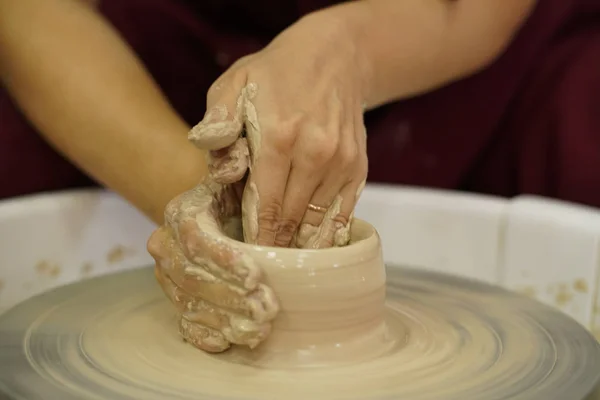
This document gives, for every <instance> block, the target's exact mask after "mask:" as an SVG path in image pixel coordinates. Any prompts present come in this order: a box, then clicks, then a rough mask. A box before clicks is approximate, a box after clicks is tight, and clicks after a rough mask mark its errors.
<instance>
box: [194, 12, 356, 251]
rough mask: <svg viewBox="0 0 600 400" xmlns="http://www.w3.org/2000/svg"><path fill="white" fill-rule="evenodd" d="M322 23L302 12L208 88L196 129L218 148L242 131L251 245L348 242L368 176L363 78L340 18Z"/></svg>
mask: <svg viewBox="0 0 600 400" xmlns="http://www.w3.org/2000/svg"><path fill="white" fill-rule="evenodd" d="M323 22H324V21H317V19H316V18H315V19H311V18H305V19H303V20H301V21H299V22H298V23H297V24H295V25H293V26H292V27H291V28H289V29H288V30H286V31H284V32H283V33H282V34H281V35H279V36H278V37H277V38H276V39H275V40H274V41H273V42H272V43H271V44H270V45H269V46H267V47H266V48H265V49H264V50H262V51H260V52H258V53H256V54H253V55H250V56H247V57H245V58H242V59H240V60H239V61H238V62H237V63H235V64H234V65H233V66H232V67H231V68H230V69H229V70H228V71H226V72H225V73H224V74H223V75H222V76H221V77H220V78H219V79H218V80H217V81H216V82H215V83H214V84H213V86H212V87H211V89H210V90H209V92H208V96H207V104H208V107H207V109H208V111H207V114H206V117H205V118H204V120H203V121H202V122H201V123H200V124H198V125H197V126H196V127H195V128H194V129H193V130H192V131H191V133H190V136H189V138H190V139H191V140H192V141H198V140H199V141H202V142H203V145H202V146H199V147H205V148H206V146H207V143H209V145H208V149H210V150H216V149H221V148H223V147H225V146H228V145H229V143H230V142H231V138H232V137H238V136H239V135H240V133H241V132H242V131H243V130H245V133H246V138H247V140H248V145H249V150H250V157H251V163H250V164H251V165H252V167H251V171H250V175H249V177H248V183H247V186H246V190H245V192H244V197H243V207H244V214H245V216H247V218H245V220H244V234H245V240H246V241H247V242H249V243H258V244H260V245H276V246H282V247H288V246H292V247H304V248H306V247H311V248H320V247H329V246H332V245H338V246H340V245H345V244H347V243H348V241H349V229H350V223H349V222H350V220H351V218H352V212H353V210H354V207H355V205H356V202H357V200H358V197H359V196H360V192H361V191H362V188H363V187H364V182H365V179H366V176H367V155H366V132H365V127H364V122H363V109H364V105H363V99H364V96H363V90H364V88H363V86H364V85H363V81H364V77H363V71H362V69H361V65H362V63H361V60H360V59H359V57H360V54H359V52H358V51H357V50H356V48H355V46H354V44H353V43H352V41H350V40H348V39H347V37H346V36H345V35H344V31H343V29H342V28H340V26H341V25H340V24H335V23H331V21H329V23H328V24H327V23H323ZM207 138H212V141H211V140H207ZM309 204H311V205H312V206H309ZM314 206H316V207H314Z"/></svg>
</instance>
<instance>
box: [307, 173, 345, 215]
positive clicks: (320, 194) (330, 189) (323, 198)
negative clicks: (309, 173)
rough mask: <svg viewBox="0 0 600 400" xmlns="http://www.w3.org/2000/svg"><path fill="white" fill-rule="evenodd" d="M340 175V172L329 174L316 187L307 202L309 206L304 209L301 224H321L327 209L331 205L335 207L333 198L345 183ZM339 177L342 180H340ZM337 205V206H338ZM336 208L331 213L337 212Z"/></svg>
mask: <svg viewBox="0 0 600 400" xmlns="http://www.w3.org/2000/svg"><path fill="white" fill-rule="evenodd" d="M336 175H337V176H336ZM340 175H341V174H330V175H329V176H327V177H326V178H325V179H326V180H325V181H324V182H322V183H321V184H320V185H319V186H318V187H317V190H316V191H315V192H314V194H313V196H312V197H311V199H310V202H309V203H308V204H309V206H308V207H309V208H307V209H306V211H305V214H304V217H303V218H302V223H303V224H310V225H313V226H319V225H321V222H323V219H324V218H325V215H326V214H327V212H328V210H329V209H330V208H331V207H336V205H335V204H334V202H335V198H336V196H337V195H338V194H339V193H340V190H341V189H342V188H343V187H344V185H345V183H346V181H345V179H343V175H341V176H340ZM340 177H341V178H342V180H340ZM337 207H338V208H339V206H337ZM338 208H336V210H334V211H333V214H337V213H338V212H339V209H338ZM330 214H331V213H330Z"/></svg>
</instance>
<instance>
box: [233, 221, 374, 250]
mask: <svg viewBox="0 0 600 400" xmlns="http://www.w3.org/2000/svg"><path fill="white" fill-rule="evenodd" d="M350 235H351V237H352V238H353V239H352V241H351V242H350V244H349V245H347V246H344V247H330V248H326V249H295V248H287V247H274V246H258V245H253V244H248V243H244V242H240V241H237V240H236V241H235V243H236V246H237V247H238V248H240V250H244V251H247V252H252V253H255V254H256V253H268V252H274V253H277V255H278V256H298V255H300V254H302V255H303V256H311V255H314V256H316V255H318V256H321V255H323V256H332V257H335V256H336V255H337V254H339V255H340V256H343V257H348V256H349V255H351V254H354V253H358V252H363V251H365V250H368V249H373V248H376V247H379V246H380V238H379V233H377V230H376V229H375V227H374V226H373V225H371V224H369V223H368V222H366V221H364V220H362V219H359V218H354V219H353V220H352V227H351V229H350ZM355 235H356V236H358V237H356V236H355Z"/></svg>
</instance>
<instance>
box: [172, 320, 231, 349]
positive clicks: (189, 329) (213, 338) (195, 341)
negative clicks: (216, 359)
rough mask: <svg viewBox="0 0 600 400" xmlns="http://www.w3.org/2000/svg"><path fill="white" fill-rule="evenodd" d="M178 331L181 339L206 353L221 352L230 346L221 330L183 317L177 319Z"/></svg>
mask: <svg viewBox="0 0 600 400" xmlns="http://www.w3.org/2000/svg"><path fill="white" fill-rule="evenodd" d="M179 333H180V334H181V337H182V338H183V340H185V341H186V342H188V343H190V344H192V345H193V346H195V347H197V348H199V349H200V350H203V351H206V352H208V353H222V352H224V351H225V350H227V349H229V348H230V347H231V343H230V342H229V341H228V340H227V339H225V336H224V335H223V334H222V333H221V332H219V331H217V330H215V329H211V328H208V327H206V326H203V325H201V324H198V323H192V322H189V321H188V320H186V319H185V318H183V317H182V318H180V319H179Z"/></svg>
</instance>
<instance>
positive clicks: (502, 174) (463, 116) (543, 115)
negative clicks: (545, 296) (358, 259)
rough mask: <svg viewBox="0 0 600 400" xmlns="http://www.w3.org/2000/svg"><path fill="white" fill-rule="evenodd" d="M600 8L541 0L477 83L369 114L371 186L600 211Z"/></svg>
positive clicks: (589, 0)
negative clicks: (559, 202) (538, 199)
mask: <svg viewBox="0 0 600 400" xmlns="http://www.w3.org/2000/svg"><path fill="white" fill-rule="evenodd" d="M599 96H600V1H598V0H544V1H540V2H538V7H537V9H536V10H535V12H534V14H533V15H532V16H531V18H530V19H529V20H528V22H527V24H526V25H525V27H524V28H523V29H522V30H521V31H520V32H519V34H518V35H517V37H516V38H515V40H514V41H513V43H512V44H511V45H510V47H509V48H508V49H507V50H506V52H505V53H504V54H503V55H502V56H501V57H500V58H499V59H498V60H497V61H496V62H495V63H494V64H493V65H492V66H490V67H489V68H487V69H486V70H484V71H482V72H481V73H479V74H476V75H475V76H472V77H470V78H468V79H465V80H463V81H460V82H457V83H455V84H452V85H450V86H448V87H445V88H442V89H440V90H437V91H435V92H433V93H429V94H427V95H424V96H422V97H419V98H416V99H412V100H409V101H405V102H401V103H396V104H393V105H390V106H387V107H384V108H382V109H380V110H376V111H375V112H373V113H371V115H368V128H369V141H368V145H369V155H370V158H369V161H370V179H371V181H379V182H392V183H403V184H412V185H425V186H433V187H440V188H449V189H461V190H467V191H475V192H484V193H491V194H497V195H502V196H513V195H517V194H521V193H530V194H539V195H544V196H549V197H555V198H560V199H564V200H572V201H577V202H582V203H585V204H590V205H594V206H600V97H599Z"/></svg>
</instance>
